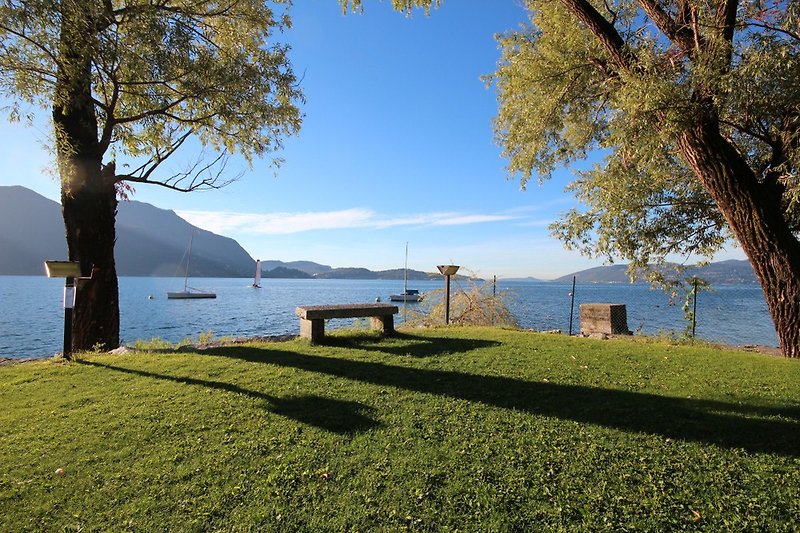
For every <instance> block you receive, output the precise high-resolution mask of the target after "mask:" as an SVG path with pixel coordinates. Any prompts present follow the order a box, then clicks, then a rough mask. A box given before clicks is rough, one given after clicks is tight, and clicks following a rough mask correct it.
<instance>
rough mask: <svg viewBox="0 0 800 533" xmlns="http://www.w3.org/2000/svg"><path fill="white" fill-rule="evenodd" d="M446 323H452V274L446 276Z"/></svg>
mask: <svg viewBox="0 0 800 533" xmlns="http://www.w3.org/2000/svg"><path fill="white" fill-rule="evenodd" d="M445 279H446V280H447V281H446V282H445V286H446V289H445V294H446V296H445V300H444V323H445V324H446V325H447V324H450V276H445Z"/></svg>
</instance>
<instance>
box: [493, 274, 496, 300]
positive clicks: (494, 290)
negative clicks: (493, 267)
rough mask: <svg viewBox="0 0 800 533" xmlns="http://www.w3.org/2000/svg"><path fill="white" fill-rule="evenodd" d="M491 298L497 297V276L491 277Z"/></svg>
mask: <svg viewBox="0 0 800 533" xmlns="http://www.w3.org/2000/svg"><path fill="white" fill-rule="evenodd" d="M492 298H497V276H494V277H492Z"/></svg>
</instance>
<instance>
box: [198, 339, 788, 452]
mask: <svg viewBox="0 0 800 533" xmlns="http://www.w3.org/2000/svg"><path fill="white" fill-rule="evenodd" d="M451 340H453V339H446V342H447V343H449V342H451ZM431 351H433V350H431ZM206 353H209V354H212V355H217V356H223V357H231V358H236V359H241V360H245V361H250V362H259V363H265V364H270V365H275V366H280V367H287V368H295V369H298V370H303V371H307V372H315V373H318V374H323V375H328V376H336V377H341V378H346V379H351V380H355V381H360V382H364V383H370V384H373V385H378V386H382V387H384V386H389V387H396V388H400V389H405V390H409V391H414V392H421V393H426V394H435V395H439V396H446V397H451V398H458V399H463V400H467V401H472V402H480V403H483V404H486V405H490V406H495V407H500V408H505V409H513V410H519V411H525V412H528V413H532V414H535V415H542V416H549V417H554V418H559V419H563V420H572V421H576V422H582V423H588V424H597V425H601V426H604V427H608V428H613V429H619V430H622V431H629V432H644V433H650V434H654V435H661V436H664V437H668V438H672V439H681V440H687V441H694V442H702V443H707V444H713V445H715V446H720V447H723V448H742V449H744V450H747V451H749V452H764V453H774V454H778V455H784V456H789V457H799V456H800V407H798V406H787V407H782V408H772V407H763V406H757V405H748V404H742V403H738V402H737V403H728V402H722V401H713V400H701V399H690V398H674V397H669V396H659V395H656V394H650V393H641V392H632V391H624V390H615V389H604V388H598V387H589V386H584V385H570V384H557V383H546V382H539V381H525V380H521V379H516V378H508V377H502V376H484V375H476V374H467V373H463V372H456V371H445V370H431V369H419V368H408V367H400V366H394V365H388V364H385V363H376V362H369V361H353V360H349V359H342V358H337V357H324V356H318V355H307V354H298V353H292V352H284V351H276V350H271V349H269V348H251V347H240V346H233V347H224V348H214V349H211V350H208V351H206Z"/></svg>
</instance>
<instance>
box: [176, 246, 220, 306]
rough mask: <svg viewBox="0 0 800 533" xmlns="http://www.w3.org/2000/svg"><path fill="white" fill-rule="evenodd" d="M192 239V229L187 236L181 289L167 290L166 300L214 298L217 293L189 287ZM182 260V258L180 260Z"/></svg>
mask: <svg viewBox="0 0 800 533" xmlns="http://www.w3.org/2000/svg"><path fill="white" fill-rule="evenodd" d="M193 240H194V231H192V235H191V236H190V237H189V248H188V251H187V252H186V270H185V271H184V274H183V290H182V291H176V292H168V293H167V299H168V300H195V299H200V298H216V297H217V294H216V293H214V292H207V291H201V290H199V289H194V288H192V287H189V260H190V259H191V257H192V241H193ZM181 262H183V260H181Z"/></svg>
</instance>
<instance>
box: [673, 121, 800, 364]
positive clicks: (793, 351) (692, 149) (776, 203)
mask: <svg viewBox="0 0 800 533" xmlns="http://www.w3.org/2000/svg"><path fill="white" fill-rule="evenodd" d="M679 146H680V149H681V152H682V153H683V156H684V158H685V159H686V161H687V163H688V164H689V165H690V167H691V168H692V169H693V171H694V172H695V174H696V175H697V176H698V178H699V179H700V180H701V181H702V183H703V185H704V187H705V188H706V190H707V191H708V192H709V193H710V194H711V195H712V197H713V198H714V200H715V201H716V203H717V206H718V208H719V210H720V211H721V212H722V214H723V216H724V217H725V220H726V221H727V223H728V225H729V226H730V228H731V230H732V231H733V233H734V235H735V236H736V238H737V240H738V241H739V244H740V245H741V246H742V249H743V250H744V252H745V254H746V255H747V257H748V258H749V259H750V263H751V264H752V265H753V269H754V270H755V274H756V277H757V278H758V280H759V283H760V284H761V289H762V291H763V292H764V298H765V300H766V302H767V307H768V308H769V312H770V315H771V316H772V321H773V323H774V325H775V330H776V332H777V334H778V339H779V340H780V345H781V351H782V352H783V355H785V356H787V357H800V242H798V240H797V238H796V237H795V235H793V234H792V232H791V229H790V228H789V225H788V224H787V222H786V220H785V218H784V216H783V210H782V208H781V200H780V195H779V194H777V193H776V192H775V191H774V190H771V189H770V188H769V187H768V186H767V185H765V184H763V183H759V180H758V179H757V177H756V175H755V173H754V172H753V170H752V169H751V168H750V166H749V165H748V164H747V162H746V161H745V160H744V159H743V158H742V156H741V154H739V152H738V151H737V150H736V149H735V148H734V147H733V146H732V145H731V144H730V143H729V142H728V141H727V139H725V138H724V137H723V136H722V135H721V134H720V132H719V128H718V125H717V123H716V121H715V120H713V119H708V118H707V119H706V120H699V121H698V122H697V124H696V125H695V126H694V127H693V128H691V129H690V130H688V131H687V132H686V133H684V135H683V137H682V138H681V139H680V141H679Z"/></svg>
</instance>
